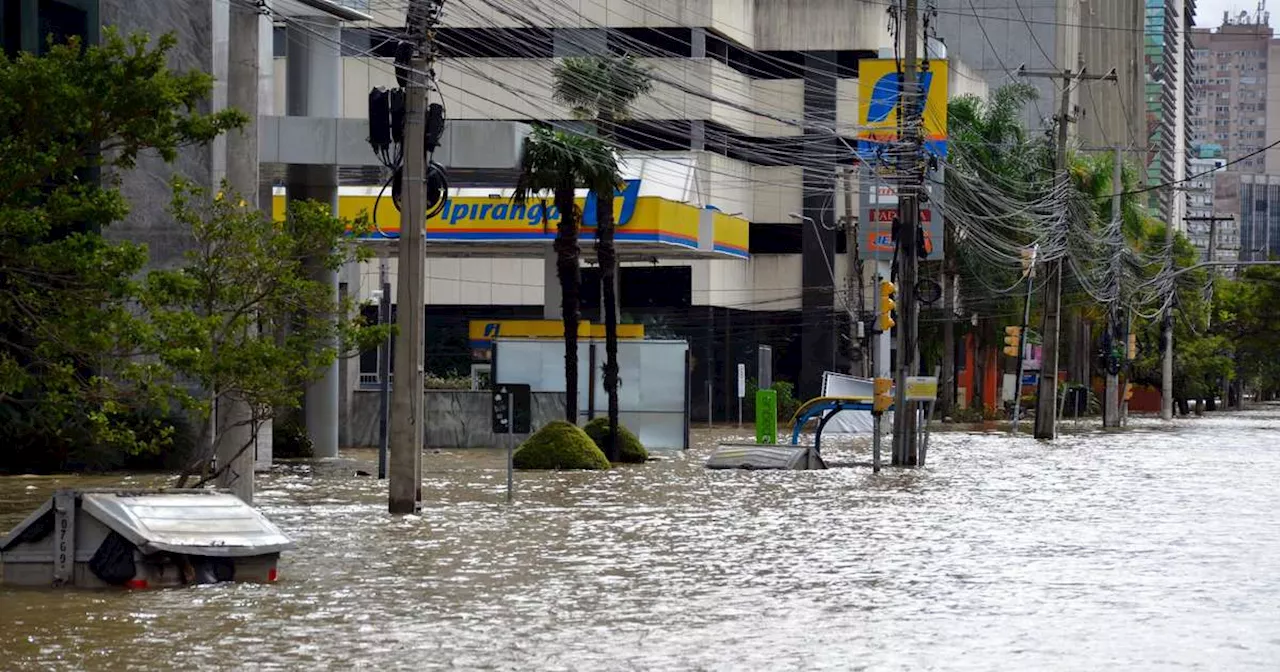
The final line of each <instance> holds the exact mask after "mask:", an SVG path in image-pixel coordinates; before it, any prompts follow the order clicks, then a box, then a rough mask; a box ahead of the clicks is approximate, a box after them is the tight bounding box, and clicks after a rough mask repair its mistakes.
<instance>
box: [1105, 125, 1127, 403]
mask: <svg viewBox="0 0 1280 672" xmlns="http://www.w3.org/2000/svg"><path fill="white" fill-rule="evenodd" d="M1111 188H1112V189H1113V190H1115V192H1116V193H1115V194H1114V195H1113V196H1112V197H1111V222H1112V226H1114V227H1117V228H1118V227H1119V226H1120V225H1121V223H1122V222H1123V220H1124V213H1123V212H1122V211H1121V204H1120V201H1121V194H1123V193H1124V158H1123V157H1122V156H1121V154H1120V148H1119V147H1116V148H1115V166H1114V167H1113V168H1112V171H1111ZM1114 238H1115V239H1116V242H1117V243H1119V244H1123V243H1124V235H1123V234H1121V233H1117V234H1116V235H1115V236H1114ZM1118 258H1119V257H1117V259H1118ZM1111 286H1112V287H1113V288H1115V290H1116V295H1115V296H1114V297H1113V298H1112V301H1114V303H1112V304H1111V307H1110V309H1109V310H1107V333H1109V334H1110V335H1111V337H1114V336H1115V333H1116V322H1117V321H1118V320H1119V319H1120V294H1119V290H1120V269H1119V268H1115V267H1113V268H1112V269H1111ZM1125 347H1126V348H1127V347H1128V344H1127V343H1126V344H1125ZM1111 349H1112V352H1111V353H1107V387H1106V394H1105V396H1106V405H1105V406H1104V407H1103V411H1102V426H1103V427H1119V426H1120V374H1119V372H1118V371H1117V372H1116V373H1112V372H1111V360H1110V357H1111V355H1112V354H1113V353H1114V352H1115V343H1114V342H1113V343H1112V346H1111Z"/></svg>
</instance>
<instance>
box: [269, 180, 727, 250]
mask: <svg viewBox="0 0 1280 672" xmlns="http://www.w3.org/2000/svg"><path fill="white" fill-rule="evenodd" d="M345 189H346V188H344V190H345ZM576 203H577V205H578V207H579V208H580V209H581V211H582V226H581V229H580V231H579V236H578V237H579V239H580V240H582V241H593V240H595V229H596V198H595V195H594V194H588V195H587V196H586V197H585V198H578V199H576ZM274 205H275V216H276V218H277V219H283V218H284V208H285V198H284V197H283V196H276V198H275V204H274ZM613 207H614V210H613V213H614V221H615V222H616V223H617V228H616V230H615V233H614V237H615V239H616V240H617V241H618V242H619V243H620V244H622V245H626V244H627V243H649V244H655V243H657V244H662V245H667V246H673V247H677V248H686V249H691V250H699V251H703V252H715V253H718V254H722V255H726V256H730V257H737V258H746V257H747V256H748V253H747V250H748V226H749V225H748V222H747V220H745V219H742V218H740V217H733V216H730V215H726V214H724V213H722V212H720V211H719V210H715V209H714V208H700V207H698V206H696V205H690V204H688V203H680V202H677V201H671V200H667V199H665V198H661V197H658V196H641V195H640V180H628V181H626V182H625V183H624V184H623V186H622V188H621V189H619V190H618V191H617V192H616V195H615V198H614V206H613ZM375 208H376V217H374V221H375V223H376V225H377V228H376V229H375V231H374V232H373V233H372V234H370V235H369V236H367V237H368V238H371V239H396V238H399V237H400V212H399V210H397V209H396V207H395V203H394V202H392V200H391V197H390V194H384V195H383V197H382V198H381V199H378V197H377V196H376V194H368V193H364V194H360V195H356V194H351V193H342V192H340V193H339V197H338V215H339V216H340V217H344V218H348V219H354V218H356V217H358V216H359V215H360V214H361V213H362V212H363V213H368V214H370V216H373V215H374V212H375ZM559 222H560V210H559V208H557V207H556V206H555V204H554V203H553V202H552V200H551V199H550V198H547V199H541V198H538V199H530V201H529V202H528V203H525V204H524V205H516V204H515V203H512V201H511V197H510V196H496V195H495V196H452V197H449V198H446V200H445V202H444V207H443V208H442V209H441V210H440V214H438V215H437V216H435V217H431V218H430V219H428V220H427V222H426V238H427V242H428V243H431V242H447V243H462V242H474V243H520V242H538V241H547V242H550V241H551V240H553V239H555V235H556V226H557V224H559ZM708 224H709V225H710V232H711V235H710V236H706V235H705V233H706V230H705V227H707V226H708Z"/></svg>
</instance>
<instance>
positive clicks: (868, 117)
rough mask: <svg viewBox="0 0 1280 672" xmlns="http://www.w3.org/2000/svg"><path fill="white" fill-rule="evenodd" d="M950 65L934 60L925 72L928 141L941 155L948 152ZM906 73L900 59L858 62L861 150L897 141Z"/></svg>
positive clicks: (924, 114)
mask: <svg viewBox="0 0 1280 672" xmlns="http://www.w3.org/2000/svg"><path fill="white" fill-rule="evenodd" d="M948 74H949V73H948V68H947V62H946V61H945V60H930V61H929V70H928V71H927V72H925V73H923V76H922V77H921V84H922V86H923V90H924V110H923V118H924V129H923V133H924V138H923V139H924V144H925V148H926V149H927V150H928V151H930V152H932V153H934V154H937V155H938V156H945V155H946V153H947V93H948V91H949V80H948ZM901 98H902V76H901V74H900V73H899V72H898V63H897V61H895V60H893V59H889V58H874V59H865V60H861V61H858V141H859V142H858V149H859V151H860V152H862V153H864V155H865V154H866V153H874V152H875V149H876V145H877V144H881V143H886V142H894V141H896V140H897V139H898V135H899V132H900V130H901V129H899V128H898V113H899V110H900V109H901V106H900V105H899V102H900V101H901Z"/></svg>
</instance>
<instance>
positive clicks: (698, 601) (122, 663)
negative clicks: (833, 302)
mask: <svg viewBox="0 0 1280 672" xmlns="http://www.w3.org/2000/svg"><path fill="white" fill-rule="evenodd" d="M1092 424H1096V423H1092ZM1092 424H1091V425H1090V426H1092ZM1065 427H1066V429H1067V431H1071V430H1072V423H1071V422H1069V421H1068V422H1067V423H1065ZM695 437H696V438H697V440H698V446H697V447H696V448H695V449H694V450H691V451H689V452H688V453H686V454H683V455H679V456H675V457H674V459H669V460H666V461H662V462H657V463H651V464H648V465H643V466H639V467H625V468H618V469H615V470H613V471H611V472H608V473H546V474H543V473H539V474H523V473H521V474H517V476H516V503H515V505H514V506H510V507H508V506H507V505H505V504H504V503H503V492H504V485H505V475H504V472H503V459H504V458H503V455H502V453H499V452H497V451H473V452H465V451H448V452H443V453H435V454H428V455H427V456H426V459H425V464H426V468H427V470H428V471H427V474H426V476H425V485H424V493H425V494H424V496H425V499H426V508H425V510H424V511H423V513H422V515H421V516H411V517H403V518H393V517H391V516H389V515H388V514H386V512H385V511H386V486H385V482H379V481H377V480H376V479H373V478H368V477H356V476H354V475H353V474H354V472H355V470H356V469H365V470H367V471H376V469H375V468H374V466H373V464H374V459H375V455H374V454H373V453H372V452H357V453H349V454H347V456H346V457H347V458H350V459H344V460H342V461H341V462H338V463H331V464H322V465H315V466H311V465H301V464H299V465H288V466H278V467H277V470H276V472H275V473H272V474H270V475H268V476H265V477H263V478H262V479H261V481H260V485H259V493H260V497H259V500H258V504H259V505H260V506H261V508H262V510H263V511H264V512H265V513H266V514H267V515H268V516H269V517H270V518H271V519H272V520H273V521H274V522H275V523H276V524H277V525H279V526H280V527H281V528H282V529H283V530H284V531H285V532H286V533H287V534H289V535H291V536H292V537H293V538H294V539H295V540H296V541H297V542H298V545H299V548H298V549H297V550H296V551H293V552H291V553H287V554H286V555H285V556H284V557H283V559H282V561H281V570H280V571H281V579H280V581H279V583H277V584H274V585H219V586H201V587H196V588H190V589H175V590H161V591H141V592H115V591H104V592H77V591H74V590H67V591H59V592H54V591H32V590H6V589H3V588H0V661H3V663H0V667H2V668H3V669H6V670H27V669H31V670H34V669H138V670H144V669H145V670H164V669H184V670H190V669H220V668H221V669H230V668H236V667H240V668H249V669H340V668H355V669H383V670H389V669H455V668H456V669H530V670H814V669H841V670H845V669H873V670H920V669H948V670H957V669H960V670H964V669H971V670H993V669H1003V670H1080V669H1143V670H1152V669H1204V670H1228V669H1229V670H1250V669H1254V670H1274V669H1277V668H1278V667H1280V523H1278V522H1277V520H1276V512H1277V511H1280V487H1278V485H1277V484H1280V441H1277V438H1278V437H1280V408H1271V409H1269V410H1266V411H1254V412H1249V413H1244V414H1237V415H1228V416H1221V415H1219V416H1211V417H1206V418H1204V419H1195V420H1182V421H1179V422H1178V423H1176V425H1175V426H1174V428H1164V427H1163V426H1161V425H1159V424H1158V423H1156V422H1154V421H1140V422H1139V423H1138V427H1136V428H1134V429H1131V430H1128V431H1125V432H1123V433H1114V434H1102V433H1092V432H1082V433H1080V434H1074V435H1067V436H1066V437H1064V438H1063V439H1061V440H1060V441H1058V442H1057V443H1056V444H1052V445H1048V444H1040V443H1037V442H1036V441H1034V440H1030V439H1026V438H1023V439H1017V440H1015V439H1010V438H1008V437H1007V436H1005V435H1001V434H981V433H958V432H957V433H945V434H935V435H934V437H933V440H932V442H931V444H930V450H929V460H930V462H929V465H928V467H927V468H924V469H920V470H908V471H899V470H888V471H886V472H885V473H882V474H881V475H879V476H873V475H872V474H871V473H870V470H869V469H863V468H849V469H833V470H830V471H826V472H775V473H766V472H732V473H730V472H708V471H705V470H704V469H703V468H702V462H703V460H704V459H705V458H706V456H707V455H708V453H709V452H710V450H711V449H712V448H713V447H714V444H715V441H716V439H717V438H720V437H719V436H717V435H712V434H707V433H705V432H704V433H698V434H695ZM824 448H825V449H826V450H825V451H824V452H826V454H827V455H828V457H829V458H832V459H834V460H836V461H839V460H841V459H853V458H857V459H866V454H867V453H866V452H865V450H864V449H862V448H859V449H858V451H857V452H856V453H854V452H849V448H848V446H847V445H846V444H843V443H841V442H834V443H833V445H830V446H829V447H828V445H827V442H825V441H824ZM842 451H843V452H842ZM122 478H123V477H120V476H113V477H97V478H92V479H66V478H64V479H55V478H46V477H41V478H0V531H2V530H7V529H9V528H10V527H11V526H12V525H13V524H15V523H17V522H18V521H19V520H21V519H22V517H23V516H25V514H26V513H27V512H28V511H30V510H31V509H32V508H33V507H34V506H36V505H37V504H38V503H39V502H40V501H41V500H42V499H44V498H45V497H47V496H48V495H49V494H50V492H51V491H52V490H53V488H54V487H57V486H60V485H63V486H65V485H71V484H75V485H83V486H101V485H108V484H109V485H115V484H119V483H121V479H122ZM153 481H155V479H154V478H152V477H137V478H134V479H132V480H131V481H129V484H131V485H135V486H136V485H141V484H146V483H149V482H153Z"/></svg>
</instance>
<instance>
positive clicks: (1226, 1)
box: [1196, 0, 1280, 28]
mask: <svg viewBox="0 0 1280 672" xmlns="http://www.w3.org/2000/svg"><path fill="white" fill-rule="evenodd" d="M1257 9H1258V0H1197V1H1196V27H1197V28H1217V27H1218V26H1221V25H1222V13H1223V12H1224V11H1226V12H1231V13H1232V14H1233V15H1235V14H1239V13H1240V12H1242V11H1245V12H1249V13H1251V14H1252V13H1253V12H1255V11H1257ZM1267 11H1269V12H1272V13H1273V14H1275V15H1276V18H1278V19H1280V2H1277V0H1271V2H1270V3H1269V4H1268V6H1267Z"/></svg>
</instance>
